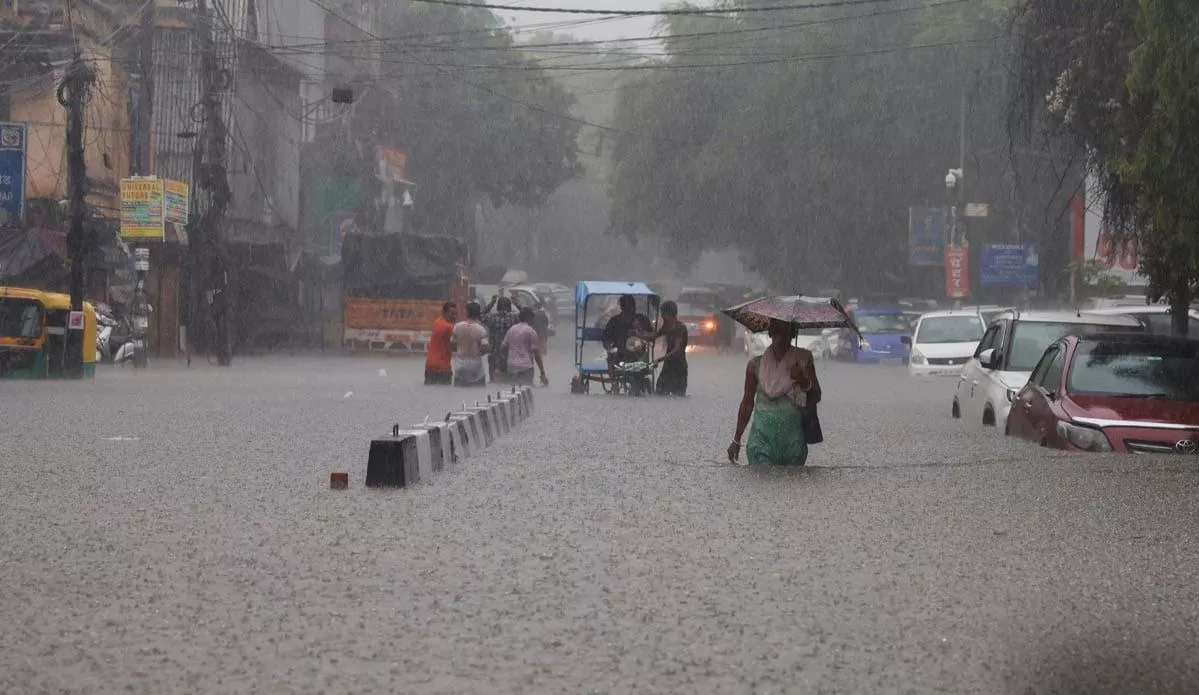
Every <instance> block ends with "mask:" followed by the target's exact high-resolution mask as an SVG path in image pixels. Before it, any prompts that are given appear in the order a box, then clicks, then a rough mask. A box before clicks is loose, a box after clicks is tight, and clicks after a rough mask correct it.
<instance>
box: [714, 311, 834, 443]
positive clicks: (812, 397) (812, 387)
mask: <svg viewBox="0 0 1199 695" xmlns="http://www.w3.org/2000/svg"><path fill="white" fill-rule="evenodd" d="M768 334H769V335H770V339H771V343H770V347H768V348H766V352H765V353H763V354H762V356H761V357H755V358H753V359H751V360H750V361H749V364H747V365H746V366H745V391H744V393H743V395H742V396H741V408H740V409H739V410H738V411H737V429H736V432H735V433H734V435H733V443H732V444H729V451H728V453H729V461H730V462H734V461H736V460H737V458H738V457H739V456H740V454H741V446H742V440H741V436H742V435H743V434H744V433H745V427H746V426H747V425H749V424H750V416H751V415H752V416H753V426H752V427H750V430H749V439H748V440H747V441H746V442H745V455H746V460H747V461H748V462H749V464H750V465H754V466H802V465H804V463H806V462H807V459H808V437H810V436H812V434H815V432H813V433H812V434H808V435H805V432H804V420H805V415H806V414H808V409H809V408H811V413H810V414H811V416H812V417H811V422H810V424H809V427H812V429H813V430H815V429H817V427H818V425H817V424H816V423H815V417H814V416H815V412H814V409H815V406H816V404H817V403H819V402H820V381H819V380H818V379H817V378H816V364H815V360H813V359H812V353H811V352H809V351H807V350H804V349H803V348H798V347H795V346H793V345H792V344H791V341H792V340H794V339H795V329H794V328H793V326H792V325H791V324H790V323H788V322H786V321H779V320H771V321H770V328H769V330H768ZM817 441H818V440H817Z"/></svg>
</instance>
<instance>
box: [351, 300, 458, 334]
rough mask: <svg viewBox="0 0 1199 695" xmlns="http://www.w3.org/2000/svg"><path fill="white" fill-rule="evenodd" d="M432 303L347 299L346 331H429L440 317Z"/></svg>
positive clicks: (435, 301) (436, 303) (438, 307)
mask: <svg viewBox="0 0 1199 695" xmlns="http://www.w3.org/2000/svg"><path fill="white" fill-rule="evenodd" d="M441 304H442V303H441V302H440V301H437V300H435V299H351V298H348V297H347V298H346V313H345V325H346V328H365V329H380V330H392V331H428V330H431V329H432V327H433V321H434V320H436V319H437V317H438V316H440V315H441Z"/></svg>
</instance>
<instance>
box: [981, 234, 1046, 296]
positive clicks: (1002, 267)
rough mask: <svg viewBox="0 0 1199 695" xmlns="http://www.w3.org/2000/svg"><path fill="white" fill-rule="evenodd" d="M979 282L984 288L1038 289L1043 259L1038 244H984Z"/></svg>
mask: <svg viewBox="0 0 1199 695" xmlns="http://www.w3.org/2000/svg"><path fill="white" fill-rule="evenodd" d="M981 260H982V268H981V274H980V276H979V280H980V282H981V284H983V285H984V286H1006V287H1036V286H1037V285H1039V284H1041V257H1040V254H1038V253H1037V245H1036V244H1028V243H1024V244H983V249H982V259H981Z"/></svg>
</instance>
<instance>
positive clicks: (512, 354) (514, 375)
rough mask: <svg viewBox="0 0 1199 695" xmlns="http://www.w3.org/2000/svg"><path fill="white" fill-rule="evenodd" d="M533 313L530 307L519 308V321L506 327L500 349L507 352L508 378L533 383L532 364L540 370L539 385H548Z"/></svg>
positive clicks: (548, 381)
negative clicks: (510, 326) (505, 333)
mask: <svg viewBox="0 0 1199 695" xmlns="http://www.w3.org/2000/svg"><path fill="white" fill-rule="evenodd" d="M534 320H535V313H534V312H533V308H532V307H524V308H522V309H521V310H520V323H517V324H516V325H514V326H512V328H509V329H508V333H507V335H505V336H504V341H503V343H501V345H500V350H501V351H507V353H508V371H507V375H508V380H509V381H511V382H513V383H516V384H529V385H532V383H533V365H537V369H538V371H540V372H541V385H542V386H549V383H550V380H549V379H548V378H546V376H545V365H544V364H542V362H541V349H540V344H541V341H540V340H539V339H538V337H537V329H536V328H534V327H533V321H534Z"/></svg>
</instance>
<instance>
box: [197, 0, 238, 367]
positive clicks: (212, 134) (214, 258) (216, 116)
mask: <svg viewBox="0 0 1199 695" xmlns="http://www.w3.org/2000/svg"><path fill="white" fill-rule="evenodd" d="M196 14H197V17H196V21H197V22H198V23H199V24H198V26H197V28H198V29H199V40H200V86H201V89H202V90H203V96H202V97H201V99H202V101H201V104H202V105H203V107H204V135H205V141H204V150H205V152H204V164H203V165H202V167H201V172H200V182H199V183H200V186H201V187H203V188H205V189H207V190H208V192H209V200H208V206H207V208H205V210H204V213H203V214H202V215H201V216H200V224H199V228H200V232H201V234H202V235H203V236H204V247H205V248H206V249H207V250H208V252H209V254H210V266H209V267H210V270H209V273H210V275H209V277H210V278H211V280H212V290H211V294H210V298H209V303H210V305H211V307H212V318H213V321H214V323H215V324H216V355H217V364H219V365H220V366H222V367H227V366H229V365H230V364H231V363H232V362H233V349H232V348H233V346H232V343H231V342H230V335H229V320H230V316H229V300H228V296H227V289H228V285H229V274H228V270H227V269H226V267H225V261H224V255H225V248H224V244H223V243H222V242H223V239H222V236H223V235H222V227H223V224H224V219H225V209H226V208H227V207H228V206H229V199H230V197H231V193H230V191H229V177H228V171H227V169H226V165H225V161H226V140H227V138H226V135H227V134H226V131H225V122H224V120H223V117H222V114H221V99H220V94H221V92H223V91H225V90H226V89H227V88H228V87H229V84H230V82H231V79H230V77H229V73H228V71H226V70H224V69H223V68H221V66H220V63H219V61H218V59H217V54H216V45H215V44H214V42H213V37H212V22H211V19H210V16H209V13H208V2H207V0H198V2H197V3H196Z"/></svg>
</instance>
